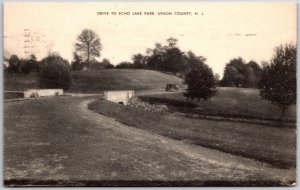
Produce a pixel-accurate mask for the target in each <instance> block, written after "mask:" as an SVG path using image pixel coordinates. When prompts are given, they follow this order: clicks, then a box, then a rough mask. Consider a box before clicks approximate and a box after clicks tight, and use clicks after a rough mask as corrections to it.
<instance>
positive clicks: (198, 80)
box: [184, 52, 216, 104]
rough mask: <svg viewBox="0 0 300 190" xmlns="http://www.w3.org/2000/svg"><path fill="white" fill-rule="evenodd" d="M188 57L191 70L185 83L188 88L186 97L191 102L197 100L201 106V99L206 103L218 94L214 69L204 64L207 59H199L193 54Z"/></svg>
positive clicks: (189, 69)
mask: <svg viewBox="0 0 300 190" xmlns="http://www.w3.org/2000/svg"><path fill="white" fill-rule="evenodd" d="M187 57H188V65H189V68H188V70H187V73H186V74H185V78H184V83H185V84H187V86H188V88H187V90H186V93H184V96H185V97H187V98H188V99H191V100H193V99H196V100H197V102H198V104H199V103H200V100H201V99H203V100H204V101H206V100H207V99H208V98H210V97H212V96H214V95H215V94H216V81H215V78H214V75H213V71H212V69H211V68H209V67H208V65H206V64H205V63H204V61H205V58H203V57H201V56H200V57H197V56H196V55H195V54H193V53H192V52H189V53H188V55H187Z"/></svg>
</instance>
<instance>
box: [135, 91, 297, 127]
mask: <svg viewBox="0 0 300 190" xmlns="http://www.w3.org/2000/svg"><path fill="white" fill-rule="evenodd" d="M140 99H141V100H143V101H146V102H149V103H152V104H166V105H168V107H169V109H171V110H172V111H175V112H183V113H191V114H200V115H209V116H223V117H234V118H236V117H237V118H249V119H270V120H280V118H281V109H279V107H278V106H275V105H274V104H271V103H269V102H267V101H265V100H263V99H262V98H261V97H260V95H259V90H257V89H247V88H218V92H217V95H216V96H214V97H212V98H210V99H208V100H207V101H205V102H203V101H202V102H201V103H200V108H197V107H196V101H193V102H188V101H187V99H186V98H185V97H184V96H183V94H182V93H172V94H159V95H147V96H141V97H140ZM286 119H288V120H289V121H292V122H296V105H292V106H290V107H289V108H288V109H287V113H286Z"/></svg>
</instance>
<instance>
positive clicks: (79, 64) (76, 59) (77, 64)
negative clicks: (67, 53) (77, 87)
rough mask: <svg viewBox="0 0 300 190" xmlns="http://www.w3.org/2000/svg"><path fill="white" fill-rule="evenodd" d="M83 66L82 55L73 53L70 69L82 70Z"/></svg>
mask: <svg viewBox="0 0 300 190" xmlns="http://www.w3.org/2000/svg"><path fill="white" fill-rule="evenodd" d="M83 67H84V63H83V61H82V57H81V56H80V55H78V54H77V53H76V52H74V53H73V61H72V62H71V68H72V70H82V69H83Z"/></svg>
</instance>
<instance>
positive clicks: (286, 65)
mask: <svg viewBox="0 0 300 190" xmlns="http://www.w3.org/2000/svg"><path fill="white" fill-rule="evenodd" d="M296 57H297V48H296V46H294V45H292V44H287V45H285V46H283V45H280V46H278V47H276V48H275V52H274V56H273V58H272V59H271V61H270V63H264V65H263V71H262V76H261V81H260V86H259V87H260V95H261V97H262V98H264V99H265V100H268V101H270V102H271V103H273V104H276V105H278V106H280V107H281V111H282V118H283V117H284V113H285V109H286V107H287V106H289V105H291V104H294V103H296V97H297V96H296V86H297V85H296Z"/></svg>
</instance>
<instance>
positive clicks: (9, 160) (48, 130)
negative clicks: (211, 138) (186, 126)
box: [4, 96, 295, 186]
mask: <svg viewBox="0 0 300 190" xmlns="http://www.w3.org/2000/svg"><path fill="white" fill-rule="evenodd" d="M97 98H99V97H97V96H88V97H62V98H58V97H57V98H43V99H36V100H26V101H15V102H13V101H12V102H5V103H4V113H5V115H4V178H5V184H6V185H11V186H14V185H58V186H60V185H71V186H84V185H91V186H98V185H100V186H118V185H125V186H143V185H150V186H157V185H163V186H169V185H188V186H197V185H204V186H207V185H214V186H218V185H239V186H243V185H291V184H292V183H293V180H294V179H295V170H284V169H277V168H273V167H271V166H270V165H267V164H263V163H259V162H256V161H254V160H251V159H247V158H243V157H239V156H234V155H231V154H227V153H223V152H220V151H218V150H213V149H209V148H204V147H201V146H198V145H192V144H190V143H188V142H184V141H179V140H174V139H171V138H167V137H163V136H160V135H156V134H153V133H150V132H147V131H145V130H141V129H137V128H134V127H130V126H126V125H124V124H121V123H119V122H118V121H116V120H114V119H113V118H109V117H106V116H103V115H100V114H98V113H95V112H93V111H91V110H89V109H88V104H89V103H90V102H92V101H94V100H95V99H97Z"/></svg>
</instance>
